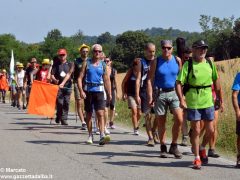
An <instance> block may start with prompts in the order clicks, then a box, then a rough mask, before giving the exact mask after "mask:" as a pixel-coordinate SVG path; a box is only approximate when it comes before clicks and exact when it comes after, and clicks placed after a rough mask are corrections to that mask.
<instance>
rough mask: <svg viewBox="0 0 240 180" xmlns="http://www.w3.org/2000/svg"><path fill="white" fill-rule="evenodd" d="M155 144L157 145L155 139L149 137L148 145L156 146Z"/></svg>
mask: <svg viewBox="0 0 240 180" xmlns="http://www.w3.org/2000/svg"><path fill="white" fill-rule="evenodd" d="M154 145H155V143H154V140H153V139H149V140H148V142H147V146H149V147H154Z"/></svg>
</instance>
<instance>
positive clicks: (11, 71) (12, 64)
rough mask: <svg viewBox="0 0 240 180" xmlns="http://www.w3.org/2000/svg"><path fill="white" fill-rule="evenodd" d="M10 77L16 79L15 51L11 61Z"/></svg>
mask: <svg viewBox="0 0 240 180" xmlns="http://www.w3.org/2000/svg"><path fill="white" fill-rule="evenodd" d="M9 70H10V77H11V78H13V79H14V56H13V50H12V55H11V61H10V69H9Z"/></svg>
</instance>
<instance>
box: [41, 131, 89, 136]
mask: <svg viewBox="0 0 240 180" xmlns="http://www.w3.org/2000/svg"><path fill="white" fill-rule="evenodd" d="M40 133H43V134H59V135H61V134H67V135H76V134H79V135H80V134H86V133H82V132H40Z"/></svg>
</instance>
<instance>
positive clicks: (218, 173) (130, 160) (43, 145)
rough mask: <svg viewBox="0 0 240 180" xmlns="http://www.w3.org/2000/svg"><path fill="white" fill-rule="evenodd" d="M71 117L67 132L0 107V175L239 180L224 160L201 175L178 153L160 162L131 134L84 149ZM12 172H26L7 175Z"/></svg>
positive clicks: (114, 133)
mask: <svg viewBox="0 0 240 180" xmlns="http://www.w3.org/2000/svg"><path fill="white" fill-rule="evenodd" d="M74 118H75V117H74V116H73V115H72V116H70V119H71V120H70V126H68V127H62V126H56V125H50V124H49V120H47V119H46V118H39V117H37V116H32V115H28V114H26V113H25V112H20V111H18V110H16V109H14V108H12V107H10V106H9V105H7V104H6V105H5V104H0V139H1V146H0V179H1V175H6V174H8V175H23V174H26V175H27V174H28V175H35V174H38V175H41V174H44V175H52V176H53V179H60V180H61V179H63V180H66V179H70V180H75V179H76V180H79V179H80V180H81V179H88V180H92V179H93V180H98V179H111V180H115V179H122V180H127V179H131V180H133V179H171V180H172V179H178V180H179V179H191V180H192V179H204V180H206V179H238V180H239V179H240V170H239V169H235V168H234V167H233V166H234V162H232V161H228V160H226V159H223V158H220V159H210V164H209V165H208V166H205V167H203V168H202V170H200V171H199V170H193V169H191V168H190V167H191V162H192V159H193V156H192V155H191V154H190V153H189V151H190V149H189V148H181V151H182V152H184V154H185V156H184V157H183V159H181V160H177V159H174V158H173V157H171V158H168V159H160V158H159V145H157V146H155V147H153V148H151V147H147V146H145V143H146V142H145V140H146V137H144V136H133V135H132V134H131V131H129V130H126V129H124V128H120V127H119V128H118V129H116V130H114V131H112V135H111V138H112V141H111V143H110V144H108V145H106V146H104V147H100V146H98V139H99V137H98V136H95V143H94V144H93V145H86V144H85V143H84V141H85V140H86V138H87V132H86V131H82V130H79V124H76V122H75V120H74ZM7 168H11V169H12V171H13V169H18V171H26V172H18V173H17V172H16V173H13V172H11V173H10V172H9V173H6V172H4V171H7V170H9V169H7Z"/></svg>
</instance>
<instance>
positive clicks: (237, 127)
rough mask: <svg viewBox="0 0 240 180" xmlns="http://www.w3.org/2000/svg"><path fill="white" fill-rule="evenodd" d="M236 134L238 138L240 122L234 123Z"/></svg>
mask: <svg viewBox="0 0 240 180" xmlns="http://www.w3.org/2000/svg"><path fill="white" fill-rule="evenodd" d="M236 134H237V135H238V136H240V121H238V120H237V121H236Z"/></svg>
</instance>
